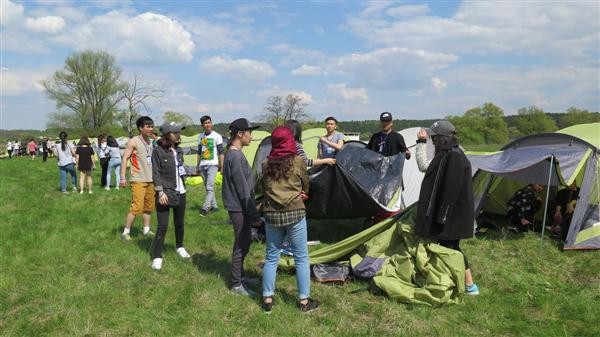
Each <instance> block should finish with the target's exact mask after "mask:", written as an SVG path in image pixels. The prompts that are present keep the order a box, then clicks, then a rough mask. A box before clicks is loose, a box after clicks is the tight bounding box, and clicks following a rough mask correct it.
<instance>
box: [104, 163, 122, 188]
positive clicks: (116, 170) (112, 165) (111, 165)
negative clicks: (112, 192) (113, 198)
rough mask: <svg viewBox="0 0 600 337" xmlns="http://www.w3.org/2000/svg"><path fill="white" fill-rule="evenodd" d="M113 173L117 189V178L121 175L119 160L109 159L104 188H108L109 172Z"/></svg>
mask: <svg viewBox="0 0 600 337" xmlns="http://www.w3.org/2000/svg"><path fill="white" fill-rule="evenodd" d="M113 171H114V173H115V186H116V187H119V176H120V175H121V159H117V158H110V160H109V161H108V169H106V187H110V176H111V172H113Z"/></svg>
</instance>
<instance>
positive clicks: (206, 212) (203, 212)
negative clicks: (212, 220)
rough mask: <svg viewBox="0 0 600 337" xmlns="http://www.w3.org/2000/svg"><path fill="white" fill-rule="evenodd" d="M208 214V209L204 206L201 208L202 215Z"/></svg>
mask: <svg viewBox="0 0 600 337" xmlns="http://www.w3.org/2000/svg"><path fill="white" fill-rule="evenodd" d="M207 215H208V211H207V210H205V209H204V208H203V209H201V210H200V216H207Z"/></svg>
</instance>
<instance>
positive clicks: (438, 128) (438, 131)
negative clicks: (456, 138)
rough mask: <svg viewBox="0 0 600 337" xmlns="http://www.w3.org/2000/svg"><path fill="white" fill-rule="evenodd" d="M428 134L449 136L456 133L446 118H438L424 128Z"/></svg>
mask: <svg viewBox="0 0 600 337" xmlns="http://www.w3.org/2000/svg"><path fill="white" fill-rule="evenodd" d="M425 130H426V131H427V134H428V135H429V136H435V135H440V136H448V137H451V136H453V135H454V134H455V133H456V128H454V125H452V123H450V122H448V121H447V120H439V121H437V122H435V123H433V124H431V127H430V128H427V129H425Z"/></svg>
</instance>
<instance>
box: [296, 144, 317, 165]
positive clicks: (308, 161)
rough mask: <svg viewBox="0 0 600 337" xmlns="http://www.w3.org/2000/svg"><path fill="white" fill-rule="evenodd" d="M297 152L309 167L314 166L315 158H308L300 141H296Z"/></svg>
mask: <svg viewBox="0 0 600 337" xmlns="http://www.w3.org/2000/svg"><path fill="white" fill-rule="evenodd" d="M296 154H297V155H298V156H299V157H300V158H302V160H304V163H305V164H306V166H307V167H311V166H313V160H312V159H308V157H307V156H306V152H304V148H303V147H302V144H300V143H299V142H296Z"/></svg>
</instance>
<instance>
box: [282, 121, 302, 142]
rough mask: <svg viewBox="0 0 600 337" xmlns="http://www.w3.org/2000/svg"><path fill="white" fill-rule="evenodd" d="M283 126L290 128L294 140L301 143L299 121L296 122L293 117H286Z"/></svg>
mask: <svg viewBox="0 0 600 337" xmlns="http://www.w3.org/2000/svg"><path fill="white" fill-rule="evenodd" d="M285 126H287V127H288V128H289V129H290V130H292V135H294V140H295V141H296V142H298V143H300V144H302V125H300V122H298V121H297V120H295V119H288V120H287V121H285Z"/></svg>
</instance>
